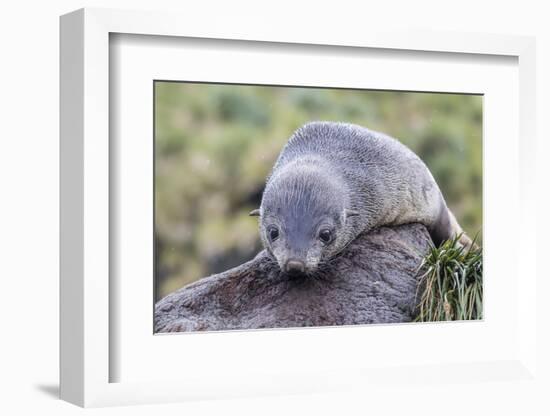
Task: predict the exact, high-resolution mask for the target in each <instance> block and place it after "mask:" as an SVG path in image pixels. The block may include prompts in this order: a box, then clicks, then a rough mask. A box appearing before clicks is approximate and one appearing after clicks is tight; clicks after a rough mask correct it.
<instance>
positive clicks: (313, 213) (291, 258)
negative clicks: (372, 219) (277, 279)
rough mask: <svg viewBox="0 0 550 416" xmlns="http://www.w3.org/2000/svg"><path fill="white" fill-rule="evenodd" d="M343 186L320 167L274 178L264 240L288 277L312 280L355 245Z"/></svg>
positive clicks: (265, 208) (265, 206) (265, 207)
mask: <svg viewBox="0 0 550 416" xmlns="http://www.w3.org/2000/svg"><path fill="white" fill-rule="evenodd" d="M347 202H348V198H347V197H346V190H345V189H344V187H343V186H342V183H339V181H337V180H335V179H334V178H333V177H331V176H330V175H326V174H323V173H322V172H320V171H319V170H318V169H317V168H313V169H312V168H311V167H309V166H307V165H306V166H298V167H297V166H293V167H289V168H288V169H284V170H283V171H278V172H277V173H276V174H275V175H274V176H272V177H271V178H270V179H269V181H268V184H267V186H266V189H265V191H264V194H263V197H262V204H261V207H260V209H258V210H254V211H252V212H251V215H259V216H260V236H261V239H262V243H263V245H264V247H265V248H266V249H267V250H268V251H269V252H270V253H271V254H272V255H273V256H274V257H275V258H276V259H277V262H278V264H279V267H280V269H281V271H282V272H284V273H287V274H291V275H312V274H314V273H315V272H316V271H317V270H318V268H319V265H320V264H322V263H323V262H326V261H327V260H330V259H331V258H332V257H334V256H335V255H336V254H338V253H339V252H340V251H341V250H342V249H343V248H344V247H345V246H346V245H347V243H348V242H349V240H350V236H349V232H347V231H346V222H348V223H349V217H350V216H353V215H357V214H356V213H355V212H354V211H352V210H350V209H346V204H347Z"/></svg>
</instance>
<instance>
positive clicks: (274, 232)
mask: <svg viewBox="0 0 550 416" xmlns="http://www.w3.org/2000/svg"><path fill="white" fill-rule="evenodd" d="M267 235H268V236H269V240H270V241H272V242H273V241H275V240H276V239H278V238H279V229H278V228H277V227H276V226H274V225H272V226H270V227H269V228H268V229H267Z"/></svg>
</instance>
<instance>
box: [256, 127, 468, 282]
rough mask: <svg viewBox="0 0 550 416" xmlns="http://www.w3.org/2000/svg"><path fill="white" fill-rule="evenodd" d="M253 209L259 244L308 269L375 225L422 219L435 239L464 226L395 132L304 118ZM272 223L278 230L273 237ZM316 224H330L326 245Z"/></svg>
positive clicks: (284, 260) (313, 269) (281, 262)
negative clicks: (395, 136)
mask: <svg viewBox="0 0 550 416" xmlns="http://www.w3.org/2000/svg"><path fill="white" fill-rule="evenodd" d="M258 214H259V215H260V235H261V239H262V242H263V244H264V247H265V248H266V249H267V250H268V251H269V252H271V254H273V255H274V257H275V258H276V259H277V261H278V263H279V266H280V267H281V269H283V270H284V267H285V264H288V261H289V260H293V259H297V260H299V261H302V262H303V263H304V264H305V265H306V270H307V273H314V272H316V270H317V269H318V267H319V266H320V265H322V264H323V263H325V262H327V261H329V260H330V259H331V258H333V257H334V256H335V255H337V254H338V253H340V252H341V251H342V250H343V249H344V248H345V247H346V246H347V245H348V244H349V243H350V242H351V241H353V240H354V239H355V238H356V237H357V236H358V235H359V234H361V233H364V232H369V231H370V230H372V229H374V228H377V227H381V226H385V225H388V226H396V225H401V224H407V223H414V222H416V223H421V224H424V225H425V226H426V227H427V229H428V231H429V232H430V236H431V237H432V239H433V241H434V242H435V243H436V244H439V243H440V242H442V241H443V240H446V239H448V238H451V237H453V236H454V235H457V234H460V233H461V232H462V230H461V229H460V226H459V225H458V223H457V222H456V220H455V219H454V216H453V215H452V213H450V211H449V210H448V208H447V205H446V203H445V200H444V198H443V195H442V194H441V191H440V190H439V187H438V186H437V183H436V182H435V180H434V178H433V176H432V174H431V173H430V171H429V169H428V168H427V167H426V165H425V164H424V162H422V160H420V158H419V157H418V156H417V155H416V154H414V153H413V152H412V151H411V150H410V149H409V148H407V147H406V146H405V145H403V144H402V143H400V142H399V141H397V140H395V139H394V138H392V137H389V136H387V135H385V134H382V133H378V132H375V131H372V130H369V129H367V128H365V127H361V126H357V125H353V124H344V123H332V122H313V123H308V124H306V125H304V126H303V127H301V128H300V129H298V130H297V131H296V132H295V133H294V134H293V135H292V137H291V138H290V140H289V141H288V143H287V144H286V146H285V147H284V148H283V150H282V151H281V154H280V155H279V158H278V160H277V162H276V163H275V166H274V167H273V170H272V172H271V175H270V176H269V178H268V180H267V183H266V187H265V191H264V194H263V197H262V203H261V207H260V209H259V212H256V215H258ZM270 227H276V228H277V229H278V230H279V232H280V235H279V237H278V238H277V240H275V241H271V240H270V239H269V234H268V230H269V229H270ZM320 229H330V230H332V235H333V238H334V240H333V241H332V242H331V243H330V244H323V242H322V241H320V239H319V230H320Z"/></svg>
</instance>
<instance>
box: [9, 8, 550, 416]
mask: <svg viewBox="0 0 550 416" xmlns="http://www.w3.org/2000/svg"><path fill="white" fill-rule="evenodd" d="M185 3H190V2H181V1H173V2H170V1H160V0H159V1H155V2H152V1H122V0H120V1H117V0H111V1H92V0H90V1H88V2H79V1H55V0H53V1H49V2H38V1H35V2H31V1H20V2H17V3H16V2H13V3H10V4H3V6H2V9H1V11H0V19H1V20H0V30H1V37H0V39H1V46H2V48H1V49H0V57H1V64H0V71H1V74H2V77H1V78H0V79H1V80H2V88H1V89H0V91H1V100H0V106H2V108H1V111H0V114H1V118H0V120H1V123H2V129H1V132H2V134H1V139H0V140H1V141H0V143H1V147H0V178H1V179H0V180H1V182H0V184H1V186H2V200H1V204H0V233H1V234H0V235H1V239H0V244H1V247H0V260H1V261H0V277H1V278H2V283H3V284H4V285H5V286H3V287H2V290H1V292H0V293H1V302H0V308H1V311H0V312H1V315H0V316H2V324H3V325H2V327H3V334H2V342H1V343H0V345H1V346H0V374H1V376H2V378H1V382H0V383H1V387H0V392H1V395H0V411H1V412H2V413H4V414H23V413H29V412H41V413H46V414H50V413H52V414H72V413H77V412H82V410H81V409H78V408H76V407H74V406H72V405H69V404H66V403H64V402H60V401H58V400H56V399H55V396H56V395H57V382H58V380H57V376H58V356H57V355H58V323H57V322H58V59H59V55H58V16H59V15H60V14H63V13H66V12H69V11H71V10H73V9H76V8H80V7H83V6H101V7H120V8H135V9H164V10H180V11H184V12H186V13H194V14H197V16H198V17H197V18H204V19H205V24H207V22H208V17H207V16H208V15H209V14H211V13H215V14H217V15H225V16H227V18H228V19H232V17H231V16H232V15H235V14H237V15H238V14H243V13H245V14H247V15H249V16H250V18H259V19H270V20H275V21H280V22H281V26H282V27H284V26H285V25H300V26H303V27H304V30H307V25H308V24H313V23H314V24H321V23H322V24H325V25H326V27H327V28H328V29H327V30H329V31H330V30H338V27H339V25H350V24H353V25H363V26H365V25H369V24H381V23H385V22H388V24H389V25H392V26H393V25H401V26H405V27H420V28H434V29H440V30H456V31H475V32H489V33H510V34H526V35H537V36H538V39H537V42H538V44H537V54H538V55H537V57H538V63H537V64H538V65H537V72H538V84H537V85H538V134H539V146H540V147H539V149H538V156H539V163H538V166H539V169H540V170H539V178H540V182H539V186H540V187H541V192H542V191H544V195H543V196H540V200H539V203H540V211H539V224H540V227H539V230H538V234H539V243H538V247H539V250H540V255H539V259H540V264H541V265H542V264H543V261H544V259H545V256H543V254H545V253H544V252H543V251H542V249H543V246H542V244H543V241H542V238H541V237H542V236H544V235H548V231H549V229H548V220H547V218H545V217H543V215H542V214H543V213H545V212H547V211H548V210H547V209H546V210H545V208H544V206H545V205H546V203H547V202H548V188H549V187H550V186H549V185H548V182H549V179H550V178H549V177H548V161H547V158H548V157H549V155H550V154H549V150H550V146H549V143H548V138H549V137H550V128H549V126H548V123H547V121H546V120H545V118H546V117H545V116H547V115H550V98H548V97H549V96H548V93H549V92H550V88H549V87H550V85H549V83H550V31H549V29H548V12H547V11H546V10H545V8H544V3H545V2H542V1H541V2H535V1H526V0H523V1H521V2H513V4H512V5H507V4H506V3H505V2H503V1H498V2H497V1H495V2H493V1H486V2H479V1H467V0H465V1H461V2H452V3H451V2H448V3H447V2H438V1H433V2H427V1H420V0H417V1H414V2H407V1H399V2H397V1H384V2H380V1H378V2H356V3H357V4H355V3H354V2H351V1H350V2H349V3H348V2H345V1H342V0H340V1H339V2H330V3H329V2H327V3H323V2H320V1H317V2H314V3H313V2H312V3H311V4H310V5H308V4H307V2H305V1H304V2H302V3H298V2H297V1H296V0H294V1H292V2H288V7H287V5H286V2H283V1H277V2H271V3H269V4H264V5H263V7H261V4H262V3H263V2H250V3H248V4H246V3H245V2H239V1H236V0H232V1H231V2H219V3H216V4H212V2H207V1H204V0H203V1H201V2H200V4H193V5H190V4H185ZM194 3H195V2H194ZM196 3H198V2H196ZM360 4H361V6H360ZM199 16H202V17H199ZM543 137H544V138H546V140H542V138H543ZM543 175H545V176H543ZM543 187H544V189H542V188H543ZM510 244H513V241H512V242H510ZM545 248H548V244H546V246H545ZM503 260H505V258H503ZM549 289H550V285H549V284H548V283H547V282H542V284H539V287H538V291H539V293H541V294H544V293H546V292H547V291H548V290H549ZM539 299H541V300H543V299H544V297H542V296H541V297H540V298H539ZM539 311H540V314H539V320H540V321H541V322H539V328H540V330H541V331H540V332H539V339H542V341H543V342H542V343H541V344H540V345H541V347H542V349H543V350H542V351H540V353H539V369H540V370H541V371H542V372H543V374H544V376H546V377H548V375H549V374H550V369H549V366H548V363H549V361H548V352H547V351H550V345H549V342H548V341H549V337H548V332H549V331H550V330H549V329H548V328H550V319H548V315H549V311H548V308H546V307H545V305H544V304H542V302H540V303H539ZM543 329H544V330H545V331H544V332H543V331H542V330H543ZM544 351H546V354H545V353H544ZM547 380H548V379H547ZM455 387H456V388H448V386H438V385H434V386H433V388H431V389H430V391H429V392H427V391H419V390H415V389H414V388H412V389H411V390H410V391H409V392H408V393H402V392H401V393H400V394H399V396H396V394H395V393H394V392H393V391H392V388H391V386H389V385H388V388H387V390H386V391H385V393H384V394H379V395H377V396H376V397H372V396H369V392H368V391H365V392H363V393H362V394H361V395H358V394H357V392H356V393H355V394H353V395H352V394H349V393H346V392H339V393H334V394H323V395H316V396H295V397H280V398H263V399H262V398H259V399H252V400H251V399H247V400H231V401H223V402H222V401H218V402H216V401H214V402H196V403H187V404H177V405H162V406H140V407H132V408H116V409H100V410H93V412H97V413H100V414H150V413H152V412H166V413H169V412H177V413H178V414H182V413H184V412H187V414H203V413H207V414H257V413H258V412H261V413H262V414H281V413H283V412H284V413H290V414H296V413H302V412H304V413H305V412H307V413H308V414H310V413H319V414H334V413H340V414H349V413H352V412H354V413H355V412H357V413H372V414H381V413H398V412H399V413H405V412H406V413H407V414H414V413H415V411H418V412H422V413H424V414H430V413H432V412H433V413H434V414H435V413H439V412H441V413H444V414H445V415H452V414H464V413H465V412H467V414H481V412H488V413H489V412H490V413H491V414H493V413H497V412H498V413H499V414H519V413H524V414H537V413H540V414H543V412H544V413H546V414H548V412H549V407H550V405H549V404H548V402H547V401H546V398H547V397H546V395H547V394H548V392H549V391H550V384H549V385H547V386H545V390H544V391H543V389H542V386H541V385H540V384H539V389H538V390H533V389H532V388H530V386H529V384H527V383H525V384H524V385H522V384H520V385H518V384H513V385H512V384H508V383H506V382H502V383H486V384H482V385H476V386H470V385H468V384H458V385H456V386H455ZM457 392H460V393H459V394H457ZM423 395H425V396H426V403H425V406H423V407H422V408H418V407H414V408H411V406H409V405H408V403H410V402H411V399H412V398H413V397H419V396H423ZM496 398H498V399H496ZM543 406H544V409H543ZM474 409H475V410H474Z"/></svg>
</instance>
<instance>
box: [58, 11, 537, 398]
mask: <svg viewBox="0 0 550 416" xmlns="http://www.w3.org/2000/svg"><path fill="white" fill-rule="evenodd" d="M533 71H534V41H533V40H532V39H531V38H523V37H515V36H504V35H503V36H493V35H481V34H449V33H440V34H437V36H433V34H427V33H422V32H410V33H399V32H379V31H376V30H363V29H362V30H361V31H360V32H358V33H355V34H354V35H351V34H349V33H342V34H340V35H334V36H330V37H327V35H326V34H325V33H324V32H323V31H322V30H320V29H317V30H312V31H309V32H308V33H307V34H306V33H304V32H302V31H299V30H298V29H294V30H288V31H284V32H283V31H281V30H279V29H277V27H275V26H269V25H268V26H266V27H262V28H258V27H254V26H251V27H249V28H247V27H243V28H242V31H240V32H239V33H237V32H234V31H233V30H232V26H230V25H227V26H224V25H218V26H216V27H205V26H203V25H200V24H198V22H194V21H193V19H191V18H190V17H189V16H187V17H186V16H175V15H170V14H162V13H142V12H123V11H113V10H96V9H92V10H90V9H85V10H80V11H76V12H74V13H71V14H69V15H66V16H63V17H62V18H61V81H62V85H61V116H62V118H61V219H62V220H61V250H62V259H61V290H62V292H61V396H62V398H64V399H65V400H68V401H70V402H73V403H76V404H79V405H81V406H103V405H112V404H137V403H155V402H163V401H180V400H190V399H194V398H210V397H212V398H214V397H239V396H253V395H262V394H285V393H292V394H296V393H302V392H303V393H306V392H323V391H332V390H342V389H352V390H354V391H361V389H362V388H367V387H366V386H368V388H369V389H378V388H383V387H381V386H382V385H384V384H386V385H387V384H388V383H390V384H392V383H393V380H396V379H399V380H401V382H400V383H401V384H402V388H407V383H409V384H411V383H415V382H417V381H418V380H421V381H422V382H425V383H432V382H438V381H439V380H440V379H441V377H444V376H443V374H449V373H452V375H453V378H454V379H455V380H462V381H463V382H468V383H481V382H482V381H498V380H501V379H507V380H518V381H521V380H526V379H530V378H532V377H534V375H533V374H534V368H535V363H534V349H535V346H536V338H535V326H534V325H535V324H534V319H533V318H534V316H535V310H536V305H535V303H534V302H533V296H534V293H535V292H534V291H535V283H536V270H535V268H534V267H535V266H534V262H533V261H531V260H530V259H531V258H532V256H533V255H534V254H533V252H532V250H530V249H529V242H530V241H534V239H535V238H534V235H533V234H534V232H535V231H534V230H535V229H536V227H535V226H534V225H533V224H534V223H533V221H535V220H534V218H533V216H529V215H522V213H525V212H527V211H529V210H531V208H532V206H533V205H534V204H535V203H536V199H535V198H534V196H533V190H532V188H531V187H530V185H529V181H530V178H531V175H532V174H533V161H534V155H533V152H532V148H531V147H530V144H531V143H533V141H534V140H535V137H534V131H533V124H534V123H533V122H532V117H534V111H533V109H534V105H535V104H534V90H535V83H534V78H533ZM518 149H519V152H518ZM249 213H250V214H252V216H249ZM502 224H508V226H507V227H506V234H507V238H506V239H504V238H502ZM510 241H514V242H515V243H514V244H512V245H511V244H510ZM503 252H505V253H506V259H507V261H506V262H502V261H499V259H500V258H501V256H502V253H503ZM258 253H259V254H258ZM520 264H521V273H520V272H519V270H520V269H519V265H520ZM453 267H455V268H453ZM449 270H450V271H449ZM447 271H448V272H447ZM520 274H521V279H520ZM412 321H420V322H412ZM435 321H438V322H435ZM441 321H447V322H441ZM434 345H437V346H439V347H437V348H434ZM472 345H475V348H472Z"/></svg>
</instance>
